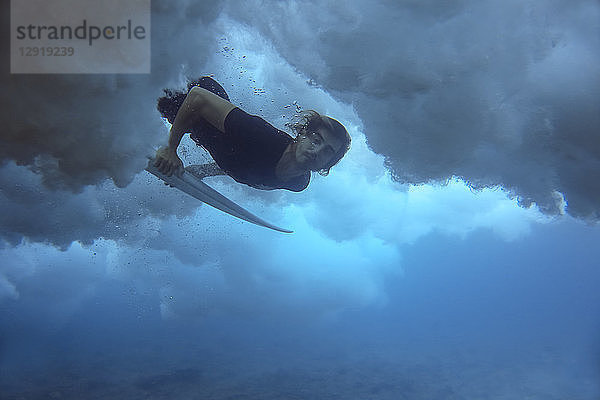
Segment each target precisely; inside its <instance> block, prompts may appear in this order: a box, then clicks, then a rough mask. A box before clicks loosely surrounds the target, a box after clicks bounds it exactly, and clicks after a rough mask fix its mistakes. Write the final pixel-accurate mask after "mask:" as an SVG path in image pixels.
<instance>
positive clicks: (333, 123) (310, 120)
mask: <svg viewBox="0 0 600 400" xmlns="http://www.w3.org/2000/svg"><path fill="white" fill-rule="evenodd" d="M286 126H287V127H288V128H290V129H291V130H292V132H294V133H295V134H296V137H298V136H300V135H307V134H308V133H309V132H315V131H317V130H318V129H319V128H321V127H323V128H325V129H327V130H328V131H329V132H331V133H332V135H333V136H334V137H336V138H338V139H340V140H341V142H342V145H341V146H340V148H339V150H338V151H337V152H336V153H335V154H334V155H333V156H332V157H331V160H329V162H328V163H327V164H326V165H325V166H324V167H323V168H321V169H320V170H319V171H318V172H319V174H320V175H323V176H327V175H328V174H329V170H330V169H331V167H333V166H334V165H335V164H337V163H338V162H339V161H340V160H341V159H342V157H344V155H345V154H346V152H347V151H348V150H349V149H350V143H351V141H352V139H351V138H350V135H349V134H348V131H347V130H346V128H344V125H342V124H340V123H339V122H338V121H337V120H335V119H333V118H331V117H328V116H326V115H321V114H319V113H318V112H316V111H314V110H306V111H302V112H301V113H300V114H299V116H298V117H297V118H296V121H295V122H292V123H288V124H286Z"/></svg>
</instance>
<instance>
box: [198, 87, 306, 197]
mask: <svg viewBox="0 0 600 400" xmlns="http://www.w3.org/2000/svg"><path fill="white" fill-rule="evenodd" d="M205 79H206V80H201V82H200V85H199V86H200V87H203V88H205V89H207V90H210V91H211V92H213V93H215V94H217V95H219V96H221V97H223V98H225V99H226V100H229V99H228V96H227V93H225V90H224V89H223V88H222V87H221V86H220V85H219V84H218V83H217V82H215V81H214V80H213V79H211V78H205ZM191 137H192V139H193V140H194V141H195V142H196V143H197V144H198V145H200V146H202V147H204V148H205V149H206V150H207V151H208V152H209V153H210V155H211V156H212V158H213V159H214V160H215V162H216V163H217V164H218V165H219V167H221V169H223V171H225V172H226V173H227V174H228V175H229V176H231V177H232V178H233V179H235V180H236V181H237V182H240V183H245V184H246V185H249V186H252V187H255V188H258V189H287V190H291V191H294V192H300V191H302V190H304V189H306V187H307V186H308V183H309V181H310V172H307V173H306V174H304V175H301V176H297V177H294V178H292V179H290V180H287V181H282V180H281V179H279V178H277V176H276V175H275V167H276V166H277V163H278V162H279V160H280V159H281V156H282V155H283V152H284V151H285V149H286V148H287V146H288V145H289V144H290V143H292V141H293V139H292V137H291V136H290V135H288V134H287V133H285V132H283V131H281V130H279V129H277V128H275V127H274V126H272V125H271V124H269V123H268V122H267V121H265V120H264V119H262V118H260V117H258V116H255V115H250V114H248V113H246V112H245V111H243V110H241V109H240V108H237V107H236V108H234V109H233V110H231V111H230V112H229V114H227V117H226V118H225V132H221V131H219V130H218V129H217V128H215V127H213V126H212V125H211V124H209V123H208V122H206V121H203V122H202V123H200V124H198V125H197V126H196V127H195V128H194V130H193V132H192V135H191Z"/></svg>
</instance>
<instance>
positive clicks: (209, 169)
mask: <svg viewBox="0 0 600 400" xmlns="http://www.w3.org/2000/svg"><path fill="white" fill-rule="evenodd" d="M185 170H186V171H187V172H189V173H190V174H192V175H194V176H195V177H196V178H198V179H204V178H208V177H209V176H217V175H227V174H226V173H225V171H223V170H222V169H221V168H219V166H218V165H217V163H214V162H213V163H210V164H200V165H198V164H196V165H188V166H187V167H185Z"/></svg>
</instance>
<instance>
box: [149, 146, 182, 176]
mask: <svg viewBox="0 0 600 400" xmlns="http://www.w3.org/2000/svg"><path fill="white" fill-rule="evenodd" d="M154 166H155V167H156V168H158V170H159V171H160V172H161V173H163V174H165V175H167V176H171V175H173V174H176V175H177V176H179V177H181V176H182V175H183V161H181V158H179V156H178V155H177V151H176V150H175V149H173V148H171V147H169V146H165V147H161V148H160V149H158V151H157V152H156V158H155V160H154Z"/></svg>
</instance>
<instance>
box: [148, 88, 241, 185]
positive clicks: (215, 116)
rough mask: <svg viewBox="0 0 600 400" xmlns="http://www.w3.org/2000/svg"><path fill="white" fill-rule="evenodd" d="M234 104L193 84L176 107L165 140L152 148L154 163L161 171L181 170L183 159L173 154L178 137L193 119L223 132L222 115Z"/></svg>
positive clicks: (227, 112)
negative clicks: (167, 138)
mask: <svg viewBox="0 0 600 400" xmlns="http://www.w3.org/2000/svg"><path fill="white" fill-rule="evenodd" d="M234 108H235V106H234V105H233V104H231V103H230V102H228V101H227V100H225V99H223V98H221V97H219V96H217V95H216V94H214V93H212V92H210V91H208V90H206V89H203V88H201V87H198V86H194V87H193V88H192V89H191V90H190V91H189V92H188V94H187V96H186V98H185V100H184V101H183V104H182V105H181V107H180V108H179V111H177V115H176V116H175V120H174V121H173V125H172V126H171V131H170V133H169V144H168V146H166V147H161V148H160V149H158V151H157V152H156V160H155V162H154V165H155V166H156V167H157V168H158V169H159V171H160V172H162V173H163V174H165V175H172V174H173V173H178V174H181V173H182V171H183V162H182V161H181V159H180V158H179V156H178V155H177V147H179V143H180V142H181V138H182V137H183V135H184V134H185V133H187V132H189V131H190V130H191V129H192V127H193V126H194V123H195V122H197V121H198V119H200V118H202V119H205V120H206V121H208V122H209V123H210V124H211V125H213V126H214V127H215V128H217V129H218V130H220V131H221V132H225V118H226V117H227V114H229V112H230V111H231V110H233V109H234Z"/></svg>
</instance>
